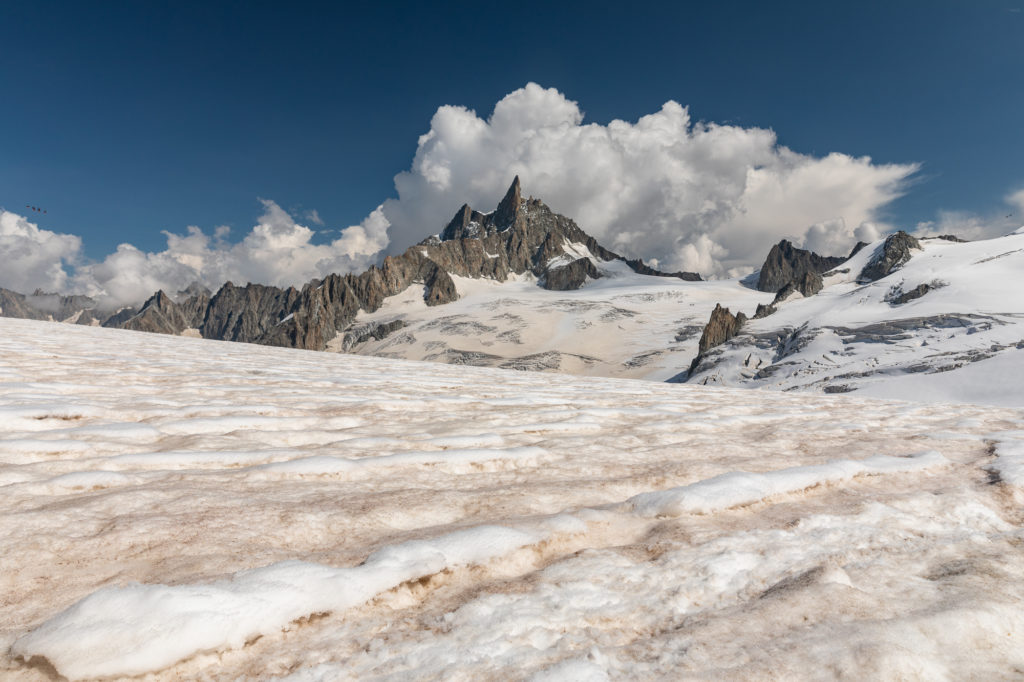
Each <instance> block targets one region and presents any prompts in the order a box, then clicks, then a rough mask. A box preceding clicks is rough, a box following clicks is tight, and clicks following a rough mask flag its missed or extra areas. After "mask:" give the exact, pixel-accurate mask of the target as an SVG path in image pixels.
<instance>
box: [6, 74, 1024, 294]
mask: <svg viewBox="0 0 1024 682" xmlns="http://www.w3.org/2000/svg"><path fill="white" fill-rule="evenodd" d="M917 170H918V165H917V164H913V163H908V164H876V163H873V162H872V161H871V159H870V158H867V157H859V158H858V157H852V156H848V155H846V154H841V153H831V154H828V155H826V156H820V157H819V156H812V155H806V154H800V153H798V152H794V151H792V150H790V149H788V148H786V147H784V146H782V145H780V144H779V143H778V139H777V138H776V135H775V133H774V132H773V131H771V130H765V129H761V128H742V127H738V126H732V125H719V124H715V123H706V122H700V121H694V120H692V118H691V116H690V113H689V110H688V109H687V108H686V107H684V106H682V105H680V104H678V103H676V102H674V101H669V102H666V103H665V104H664V105H663V106H662V107H661V109H660V110H659V111H657V112H655V113H652V114H649V115H647V116H644V117H642V118H640V119H639V120H638V121H636V122H632V123H631V122H627V121H618V120H616V121H612V122H610V123H608V124H607V125H600V124H597V123H585V122H584V115H583V112H582V111H581V110H580V108H579V106H578V105H577V103H576V102H574V101H571V100H569V99H568V98H566V97H565V96H564V95H563V94H562V93H560V92H558V91H557V90H555V89H545V88H542V87H541V86H539V85H536V84H534V83H530V84H528V85H527V86H526V87H524V88H521V89H519V90H516V91H515V92H512V93H510V94H509V95H507V96H506V97H504V98H503V99H502V100H501V101H500V102H498V103H497V104H496V105H495V107H494V110H493V112H492V113H491V115H490V116H489V117H488V118H482V117H481V116H479V115H477V114H476V112H474V111H471V110H469V109H466V108H464V107H459V106H442V107H440V108H439V109H438V110H437V112H436V113H435V114H434V116H433V118H432V119H431V121H430V129H429V130H428V131H427V132H426V133H425V134H424V135H422V136H421V137H420V138H419V142H418V146H417V150H416V154H415V157H414V159H413V162H412V165H411V168H410V169H409V170H408V171H405V172H402V173H399V174H398V175H397V176H395V189H396V194H397V197H394V198H391V199H388V200H386V201H384V203H383V204H381V205H380V206H378V207H377V208H376V209H375V210H373V211H372V212H371V213H370V214H369V215H368V216H367V217H366V218H365V219H364V220H363V221H362V223H360V224H359V225H354V226H350V227H348V228H346V229H343V230H342V231H341V232H340V235H339V237H338V238H337V239H335V240H333V241H330V242H329V243H319V244H318V243H315V239H314V236H315V234H316V231H315V230H313V229H311V228H309V227H307V226H305V225H302V224H299V223H298V222H297V221H296V220H297V219H296V217H295V216H293V215H290V214H289V213H288V212H286V211H284V210H283V209H282V208H281V207H280V206H279V205H278V204H276V203H275V202H273V201H270V200H261V201H262V205H263V214H262V215H261V216H260V217H259V219H258V220H257V223H256V225H255V226H253V227H252V228H251V230H249V231H248V232H247V233H246V234H245V235H244V237H243V238H242V239H241V241H232V240H230V239H229V234H228V229H227V228H217V229H215V230H214V231H213V232H212V233H207V232H204V231H203V230H202V229H200V228H198V227H188V228H187V230H186V232H185V233H184V234H175V233H171V232H165V233H164V234H165V236H166V238H167V246H166V248H165V249H164V250H162V251H158V252H145V251H141V250H139V249H137V248H135V247H134V246H132V245H130V244H122V245H120V246H119V247H118V248H117V250H116V251H115V252H114V253H112V254H110V255H108V256H106V257H105V258H104V259H103V260H102V261H100V262H86V261H85V259H84V258H83V256H82V241H81V239H80V238H79V237H77V236H74V235H68V234H58V233H55V232H51V231H48V230H45V229H40V228H39V227H38V225H36V224H34V223H32V222H30V221H29V220H28V219H26V218H25V217H23V216H20V215H18V214H15V213H11V212H7V211H2V210H0V253H3V254H4V255H5V258H6V261H7V265H6V267H5V268H3V269H0V270H2V271H0V286H3V287H7V288H11V289H15V290H18V291H24V292H30V291H33V290H35V289H37V288H41V289H44V290H46V291H58V292H65V293H85V294H89V295H91V296H94V297H96V298H97V299H99V300H100V302H101V303H102V304H103V305H105V306H107V307H117V306H122V305H133V304H138V303H141V302H142V301H143V300H145V298H146V297H148V296H149V295H151V294H152V293H153V292H155V291H156V290H157V289H163V290H165V291H167V292H170V293H173V292H176V291H179V290H181V289H184V288H185V287H186V286H188V285H189V284H190V283H192V282H194V281H198V282H200V283H202V284H204V285H206V286H207V287H209V288H210V289H213V290H216V289H217V288H219V286H220V285H221V284H222V283H223V282H225V281H227V280H231V281H233V282H235V283H238V284H242V283H245V282H258V283H263V284H273V285H277V286H287V285H296V286H300V285H302V284H303V283H305V282H306V281H308V280H310V279H312V278H314V277H323V276H325V275H327V274H329V273H331V272H342V273H344V272H350V271H358V270H362V269H364V268H366V267H367V266H369V265H370V264H372V263H375V262H378V261H379V260H380V258H382V257H383V255H384V254H385V253H396V252H400V251H402V250H403V249H405V248H406V247H408V246H409V245H411V244H413V243H415V242H418V241H420V240H422V239H423V238H424V237H426V236H427V235H430V234H433V233H436V232H438V231H439V230H440V229H441V228H442V227H443V226H444V225H445V224H446V223H447V221H448V220H449V219H450V218H451V216H452V215H453V214H454V213H455V210H456V209H457V208H458V207H459V206H461V205H462V204H463V203H469V204H471V205H473V206H474V207H475V208H477V209H478V210H482V211H488V210H491V209H493V208H494V206H495V205H496V204H497V202H498V200H499V199H500V198H501V196H502V195H503V193H504V191H505V190H506V188H507V187H508V184H509V183H510V182H511V180H512V177H513V176H515V175H519V176H520V178H521V179H522V182H523V189H524V191H525V192H526V193H527V194H533V195H535V196H537V197H540V198H542V199H543V200H544V201H545V202H546V203H548V204H549V205H550V206H551V208H553V209H554V210H555V211H557V212H559V213H563V214H565V215H568V216H570V217H572V218H574V219H575V220H576V222H577V223H578V224H579V225H580V227H582V228H583V229H584V230H586V231H587V232H589V233H590V234H592V235H594V236H595V237H596V238H597V239H599V240H600V241H601V242H602V243H604V244H605V245H606V246H608V247H609V248H612V249H614V250H616V251H619V252H620V253H623V254H625V255H627V256H639V257H642V258H644V259H645V260H647V261H649V262H651V263H652V264H654V265H656V266H658V267H660V268H662V269H666V270H677V269H680V270H690V271H697V272H700V273H701V274H703V275H706V276H712V277H716V276H728V275H737V274H746V273H747V272H750V271H752V270H753V269H754V268H756V267H757V266H759V265H760V263H761V261H762V259H763V258H764V255H765V253H766V252H767V251H768V249H769V248H770V246H771V245H772V244H773V243H775V242H777V241H778V240H779V239H782V238H788V239H790V240H791V241H793V242H794V243H795V244H797V245H798V246H803V247H806V248H810V249H813V250H814V251H817V252H819V253H824V254H829V255H835V254H843V253H846V252H847V251H848V250H849V249H850V247H851V246H852V245H853V244H854V243H855V242H856V241H857V240H864V241H869V240H871V239H874V238H876V237H877V236H879V235H880V234H882V233H884V232H886V231H889V230H891V229H892V226H890V225H887V224H885V222H884V221H883V220H882V215H883V211H884V209H885V208H886V206H887V205H888V204H889V203H890V202H892V201H893V200H894V199H895V198H897V197H899V196H900V195H901V194H902V193H903V192H904V191H905V189H906V187H907V184H908V180H909V179H910V178H911V176H912V175H913V174H914V173H915V172H916V171H917ZM1007 203H1008V204H1009V205H1010V207H1011V208H1009V209H1007V211H1006V212H1007V213H1015V214H1016V216H1006V217H1005V218H1004V217H1003V214H1002V213H1000V215H998V216H989V217H979V216H972V215H967V214H961V213H940V214H939V215H938V217H937V219H936V220H935V221H931V222H926V223H920V224H919V225H918V226H917V228H918V231H919V232H921V233H923V234H943V233H946V232H955V233H958V234H960V235H961V236H964V237H967V238H979V237H985V236H995V235H996V234H1005V233H1006V232H1009V231H1011V230H1012V229H1014V227H1016V226H1019V225H1020V223H1021V222H1024V221H1022V220H1021V218H1020V215H1022V214H1024V190H1021V191H1019V192H1016V193H1015V194H1012V195H1010V196H1008V197H1007ZM371 205H372V204H371ZM302 219H303V220H305V221H307V222H309V223H311V224H314V225H317V226H321V225H322V224H323V220H322V219H321V218H320V215H319V214H318V213H317V212H316V211H315V210H309V211H306V212H304V213H303V216H302ZM1013 223H1016V224H1015V225H1014V227H1011V226H1010V225H1011V224H1013ZM327 232H329V231H321V233H322V234H326V233H327Z"/></svg>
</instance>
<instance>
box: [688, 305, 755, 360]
mask: <svg viewBox="0 0 1024 682" xmlns="http://www.w3.org/2000/svg"><path fill="white" fill-rule="evenodd" d="M746 321H747V316H746V315H744V314H743V313H737V314H736V315H733V314H732V313H730V312H729V309H728V308H723V307H722V305H721V304H718V305H716V306H715V309H714V310H712V311H711V319H710V320H708V323H707V325H706V326H705V327H704V333H703V334H701V335H700V341H699V342H698V344H697V351H698V352H699V353H701V354H703V353H706V352H707V351H708V350H709V349H711V348H714V347H715V346H720V345H721V344H723V343H725V342H726V341H728V340H729V339H731V338H732V337H734V336H736V335H737V334H739V332H740V328H741V327H742V326H743V323H744V322H746Z"/></svg>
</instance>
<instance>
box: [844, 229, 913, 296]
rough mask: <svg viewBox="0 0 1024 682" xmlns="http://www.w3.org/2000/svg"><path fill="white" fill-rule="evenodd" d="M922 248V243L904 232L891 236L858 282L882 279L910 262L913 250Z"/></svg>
mask: <svg viewBox="0 0 1024 682" xmlns="http://www.w3.org/2000/svg"><path fill="white" fill-rule="evenodd" d="M920 248H921V242H919V241H917V240H916V239H914V238H913V237H911V236H910V235H909V234H907V233H906V232H904V231H903V230H900V231H899V232H896V233H895V234H891V235H889V236H888V237H887V238H886V240H885V243H884V244H882V245H881V246H880V247H878V250H877V251H876V252H875V254H874V255H873V256H871V260H869V261H868V264H867V265H865V266H864V269H863V270H861V271H860V275H859V276H858V277H857V281H858V282H860V283H862V284H863V283H867V282H874V281H876V280H880V279H882V278H883V277H885V276H886V275H889V274H891V273H892V272H893V271H895V270H898V269H899V268H900V267H902V266H903V264H904V263H906V262H907V261H908V260H910V250H911V249H920Z"/></svg>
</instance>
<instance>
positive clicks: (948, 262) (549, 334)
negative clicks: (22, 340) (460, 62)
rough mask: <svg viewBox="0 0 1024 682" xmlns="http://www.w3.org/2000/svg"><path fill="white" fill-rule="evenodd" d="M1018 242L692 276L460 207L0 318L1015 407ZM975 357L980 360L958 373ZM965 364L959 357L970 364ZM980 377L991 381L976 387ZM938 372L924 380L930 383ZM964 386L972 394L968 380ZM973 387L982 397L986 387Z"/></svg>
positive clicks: (786, 251) (861, 254) (510, 214)
mask: <svg viewBox="0 0 1024 682" xmlns="http://www.w3.org/2000/svg"><path fill="white" fill-rule="evenodd" d="M1022 266H1024V234H1021V231H1018V232H1016V233H1013V234H1011V235H1007V236H1005V237H1001V238H998V239H991V240H986V241H978V242H970V243H965V242H962V241H961V240H959V239H957V238H956V237H953V236H945V237H940V238H931V239H917V238H915V237H913V236H911V235H908V234H906V233H904V232H897V233H895V234H893V235H890V236H889V237H887V238H886V239H884V240H879V241H878V242H875V243H873V244H865V243H859V244H857V246H856V247H854V249H853V250H852V252H851V253H849V254H848V255H845V256H822V255H819V254H815V253H813V252H811V251H807V250H804V249H800V248H797V247H795V246H794V245H793V244H792V243H790V242H789V241H786V240H783V241H782V242H780V243H779V244H776V245H775V246H773V247H772V249H771V251H770V252H769V253H768V255H767V257H766V259H765V262H764V264H763V265H762V267H761V268H760V270H759V271H757V272H755V273H753V274H752V275H750V276H749V277H746V278H743V279H728V280H714V281H704V280H702V278H701V277H700V276H699V275H698V274H696V273H689V272H674V273H665V272H660V271H658V270H656V269H654V268H652V267H650V266H648V265H646V264H645V263H643V262H642V261H640V260H631V259H627V258H624V257H623V256H620V255H619V254H616V253H614V252H612V251H610V250H609V249H606V248H605V247H603V246H602V245H601V244H599V243H598V242H597V241H596V240H595V239H594V238H593V237H591V236H590V235H588V234H586V233H585V232H584V231H583V230H582V229H580V227H579V226H577V225H576V223H575V222H573V221H572V220H571V219H570V218H567V217H565V216H562V215H558V214H556V213H554V212H553V211H552V210H551V209H550V208H549V207H548V206H546V205H545V204H544V203H543V202H542V201H540V200H538V199H534V198H532V197H530V198H525V199H524V198H523V196H522V191H521V186H520V182H519V178H518V177H517V178H516V179H515V180H514V181H513V182H512V185H511V186H510V187H509V189H508V192H507V193H506V194H505V196H504V198H503V199H502V200H501V201H500V202H499V204H498V206H497V207H496V208H495V210H493V211H491V212H490V213H481V212H479V211H476V210H474V209H473V208H471V207H470V206H468V205H464V206H462V207H461V208H460V209H459V210H458V211H457V212H456V213H455V215H454V217H453V218H452V219H451V221H450V222H449V223H448V224H447V225H446V226H444V227H443V229H441V230H440V231H439V232H438V233H437V234H435V235H431V236H429V237H427V238H426V239H424V240H423V241H421V242H420V243H419V244H416V245H414V246H412V247H410V248H408V249H407V250H406V251H405V252H404V253H402V254H400V255H396V256H389V257H387V258H385V259H384V260H383V262H382V263H381V265H380V266H379V267H377V266H374V267H371V268H369V269H368V270H366V271H365V272H363V273H361V274H346V275H336V274H332V275H329V276H327V277H325V278H324V279H322V280H316V279H315V280H312V281H311V282H309V283H307V284H306V285H305V286H303V287H302V288H301V289H296V288H294V287H289V288H278V287H272V286H264V285H260V284H251V283H250V284H247V285H245V286H244V287H243V286H236V285H235V284H233V283H231V282H227V283H225V284H224V285H223V286H221V287H220V289H219V290H218V291H217V292H216V293H212V292H210V291H209V290H206V289H205V288H203V287H201V286H199V285H198V284H195V285H192V286H191V287H189V288H188V289H186V290H184V291H179V292H175V293H174V294H170V293H168V292H164V291H158V292H156V293H155V294H153V295H152V296H151V297H150V298H149V299H148V300H147V301H146V302H145V303H144V304H143V305H142V306H141V307H140V308H138V309H137V310H136V309H132V308H127V309H122V310H116V311H105V312H104V311H101V310H99V309H98V308H97V305H96V303H95V301H93V300H92V299H90V298H88V297H85V296H60V295H56V294H47V293H44V292H39V291H37V292H35V293H34V294H31V295H23V294H19V293H16V292H12V291H8V290H3V289H0V314H2V315H3V316H8V317H22V318H30V319H50V320H57V321H64V322H73V323H77V324H90V325H103V326H106V327H119V328H124V329H132V330H137V331H147V332H160V333H165V334H178V335H191V336H202V337H205V338H208V339H220V340H228V341H243V342H251V343H260V344H267V345H275V346H284V347H292V348H301V349H308V350H327V351H338V352H348V353H359V354H368V355H378V356H384V357H395V358H404V359H413V360H430V361H441V362H448V363H455V364H470V365H485V366H495V367H504V368H511V369H529V370H547V371H560V372H567V373H572V374H582V375H593V376H618V377H632V378H644V379H653V380H660V381H665V380H668V381H674V382H699V383H702V384H706V385H727V386H733V385H736V386H749V387H768V388H777V389H782V390H814V391H823V392H828V393H835V392H849V391H854V390H860V391H866V392H867V393H870V394H874V395H885V396H889V397H911V396H912V395H914V393H915V392H917V391H920V390H925V391H931V393H932V394H933V395H936V396H939V397H946V398H949V399H956V398H957V397H958V395H959V394H958V393H957V391H956V390H955V386H954V385H953V384H955V383H956V379H957V377H958V376H959V375H958V374H957V370H963V371H967V372H969V373H972V374H976V373H978V372H979V371H982V370H979V369H978V368H979V367H984V368H985V371H984V373H985V375H986V378H985V379H984V381H982V382H981V384H982V385H988V386H989V389H988V391H987V393H985V396H982V397H983V398H985V399H986V400H988V399H991V400H994V401H996V402H1000V401H1004V400H1011V401H1012V400H1016V398H1014V397H1013V396H1014V394H1015V393H1016V391H1015V390H1012V389H1011V388H1010V387H1001V385H1000V384H999V381H998V377H1000V376H1002V375H1004V374H1005V371H1000V370H999V368H1000V367H1001V366H1002V365H1004V364H1007V363H1009V364H1010V365H1012V366H1013V367H1017V368H1019V367H1021V366H1022V364H1021V363H1022V360H1024V355H1021V356H1017V355H1016V354H1012V353H1011V351H1018V350H1020V349H1022V348H1024V331H1022V330H1024V326H1021V325H1022V323H1024V297H1020V296H1007V295H1006V293H1007V292H1008V291H1020V290H1021V285H1022V284H1024V282H1022V279H1024V275H1022V273H1024V267H1022ZM980 360H989V362H987V363H983V365H982V364H977V363H978V362H979V361H980ZM975 365H977V366H976V367H975ZM989 373H993V374H994V376H995V377H996V378H995V379H992V378H989V377H988V375H989ZM940 374H942V375H944V376H941V377H937V375H940ZM977 384H978V382H976V381H975V382H973V383H972V385H977ZM986 396H987V397H986Z"/></svg>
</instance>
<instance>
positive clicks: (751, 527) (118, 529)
mask: <svg viewBox="0 0 1024 682" xmlns="http://www.w3.org/2000/svg"><path fill="white" fill-rule="evenodd" d="M55 329H59V330H60V333H59V334H58V333H54V330H55ZM0 332H2V333H0V414H3V415H4V417H3V419H4V421H3V422H0V486H2V489H3V492H4V494H3V495H0V600H2V602H3V603H4V604H5V607H4V609H3V610H2V611H0V650H2V651H4V652H5V654H4V658H3V659H0V676H3V677H4V678H10V679H15V680H18V679H24V680H45V679H47V675H48V673H47V671H48V670H50V668H49V667H48V666H52V667H53V668H55V669H56V670H57V671H58V672H59V673H60V674H61V675H64V676H66V677H68V678H69V679H88V678H90V677H96V676H109V677H113V678H118V677H121V676H130V675H140V674H145V673H149V675H148V676H147V678H149V679H181V678H186V679H191V678H197V677H205V678H209V679H237V678H239V677H244V676H251V677H254V678H260V679H264V678H267V677H275V676H276V677H280V678H290V679H294V680H335V679H365V678H367V677H376V678H383V679H388V678H393V679H410V678H412V679H432V678H437V677H445V678H462V679H489V678H494V679H497V678H503V679H507V678H510V677H511V678H521V679H528V678H531V677H532V678H535V679H545V678H547V679H565V676H567V675H577V676H579V677H580V678H581V679H606V678H608V679H623V678H625V679H629V678H636V679H639V678H650V677H658V676H671V677H676V678H679V677H682V678H687V677H689V678H712V679H720V678H723V677H729V678H738V679H772V678H775V679H783V678H805V679H808V678H809V679H815V678H827V677H835V676H843V675H845V676H848V677H856V678H864V677H889V678H892V677H899V676H902V677H904V678H906V679H925V678H927V679H934V678H942V677H948V678H951V679H954V678H963V677H969V676H975V677H985V678H998V677H1004V678H1005V677H1012V676H1014V675H1015V674H1018V673H1015V671H1018V670H1019V669H1024V668H1021V666H1024V654H1022V652H1024V623H1022V616H1021V613H1024V612H1022V611H1021V609H1020V605H1021V603H1022V599H1024V578H1022V577H1021V576H1024V556H1022V555H1021V553H1020V551H1019V546H1020V543H1021V540H1022V533H1021V521H1022V518H1021V516H1020V513H1019V509H1020V505H1019V502H1017V501H1015V500H1016V497H1015V496H1016V495H1018V492H1017V490H1018V489H1017V487H1016V486H1019V485H1020V484H1021V481H1020V479H1018V478H1015V474H1014V467H1019V463H1017V460H1016V459H1015V458H1018V457H1021V456H1022V455H1021V453H1019V452H1018V449H1019V448H1018V446H1017V445H1015V443H1018V442H1019V441H1020V440H1022V439H1021V438H1020V434H1021V433H1022V432H1024V411H1022V410H1018V409H1012V408H992V407H985V408H981V407H973V406H969V405H958V406H956V407H951V406H945V405H923V404H911V403H884V402H876V401H871V400H864V399H850V398H849V397H828V396H825V397H823V396H812V395H796V394H785V393H770V392H764V391H748V390H727V389H708V388H701V387H691V386H670V385H659V384H654V383H646V382H643V383H642V382H634V381H622V380H612V379H593V378H576V377H568V376H559V375H551V374H544V375H540V374H532V373H520V372H504V371H497V370H490V369H484V368H469V367H451V366H446V365H439V364H429V363H409V362H397V361H391V360H384V359H378V358H363V357H353V356H337V355H329V354H317V353H306V352H299V351H287V350H281V349H272V348H262V347H257V346H245V345H235V344H228V343H217V342H209V341H203V340H196V339H182V338H173V337H161V336H155V335H145V334H138V333H132V332H125V331H119V330H106V329H92V328H72V327H69V328H65V327H57V326H56V325H48V324H45V323H37V322H30V321H21V320H0ZM51 407H53V409H51ZM993 443H994V445H993ZM993 471H996V472H998V476H994V475H993V473H992V472H993Z"/></svg>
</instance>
